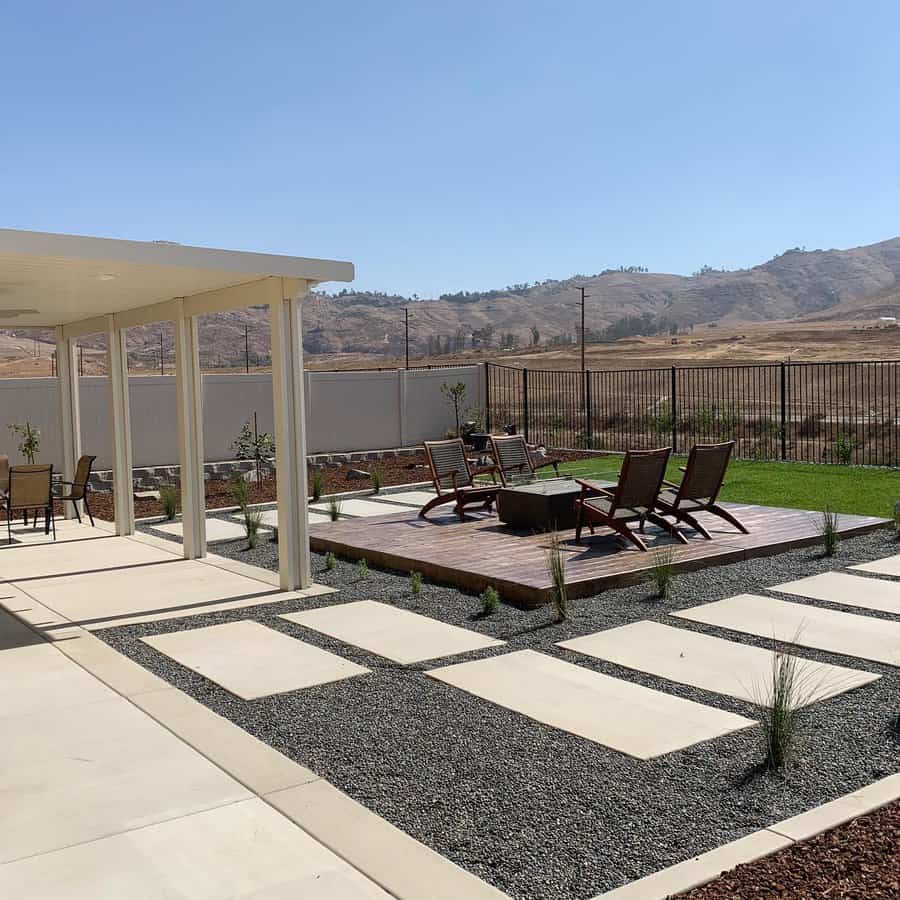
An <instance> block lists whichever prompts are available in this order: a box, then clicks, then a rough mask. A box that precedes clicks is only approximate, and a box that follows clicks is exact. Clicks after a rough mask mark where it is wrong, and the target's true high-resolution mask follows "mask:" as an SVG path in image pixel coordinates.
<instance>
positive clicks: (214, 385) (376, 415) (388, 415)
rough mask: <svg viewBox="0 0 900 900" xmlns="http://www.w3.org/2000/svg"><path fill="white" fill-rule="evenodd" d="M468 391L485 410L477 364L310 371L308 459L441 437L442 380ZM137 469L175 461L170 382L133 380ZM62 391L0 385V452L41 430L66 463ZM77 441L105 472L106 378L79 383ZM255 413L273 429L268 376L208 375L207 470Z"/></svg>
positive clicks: (52, 457)
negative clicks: (20, 431)
mask: <svg viewBox="0 0 900 900" xmlns="http://www.w3.org/2000/svg"><path fill="white" fill-rule="evenodd" d="M458 381H462V382H464V383H465V385H466V389H467V390H466V406H467V407H469V408H474V407H479V408H483V407H484V402H485V394H484V391H485V387H484V368H483V367H482V366H461V367H459V368H453V369H413V370H409V371H405V370H403V369H401V370H398V371H388V372H306V373H305V382H306V426H307V452H308V453H328V452H341V451H351V450H387V449H392V448H395V447H410V446H414V445H415V444H418V443H421V442H422V441H423V440H429V439H434V438H441V437H443V436H444V434H445V433H446V431H447V429H449V428H452V427H454V424H455V423H454V419H453V410H452V408H451V407H450V405H449V403H448V402H447V400H446V399H445V398H444V397H443V395H442V394H441V385H442V384H443V383H444V382H448V383H450V384H455V383H456V382H458ZM128 387H129V395H130V399H131V438H132V448H133V453H134V465H135V466H163V465H175V464H177V463H178V422H177V417H176V411H175V378H174V377H173V376H135V377H132V378H130V379H129V385H128ZM58 392H59V385H58V382H57V380H56V379H55V378H10V379H0V453H6V454H8V455H9V457H10V461H13V462H22V460H21V459H20V457H19V455H18V452H17V450H16V445H17V440H16V438H15V437H14V436H13V435H12V434H11V433H10V431H9V429H8V428H7V427H6V426H7V425H8V424H10V423H13V422H25V421H29V422H31V424H32V425H34V426H36V427H37V428H39V429H40V431H41V452H40V454H39V459H40V461H41V462H52V463H53V464H54V466H55V467H59V466H61V465H62V450H61V441H60V428H59V393H58ZM80 399H81V443H82V449H83V450H84V452H85V453H93V454H96V455H97V457H98V459H97V462H96V463H95V468H96V469H106V468H109V467H110V465H111V450H112V446H111V440H110V428H109V386H108V383H107V379H106V378H105V377H97V376H86V377H84V378H82V379H81V391H80ZM254 412H255V413H256V415H257V421H258V424H259V430H260V431H269V432H271V431H272V430H273V422H272V378H271V376H270V375H204V376H203V436H204V455H205V457H206V461H207V462H218V461H221V460H227V459H233V458H234V449H233V448H232V443H233V441H234V439H235V438H236V437H237V434H238V431H240V428H241V425H242V424H243V423H244V422H246V421H248V420H250V421H251V422H252V419H253V413H254Z"/></svg>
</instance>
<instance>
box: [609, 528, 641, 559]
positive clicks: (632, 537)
mask: <svg viewBox="0 0 900 900" xmlns="http://www.w3.org/2000/svg"><path fill="white" fill-rule="evenodd" d="M607 524H608V525H609V527H610V528H612V529H613V531H615V532H616V533H617V534H621V535H622V537H623V538H625V540H628V541H631V543H632V544H634V545H635V546H636V547H637V548H638V550H643V552H644V553H646V552H647V545H646V544H645V543H644V542H643V541H642V540H641V539H640V538H639V537H638V536H637V535H636V534H635V533H634V532H633V531H632V530H631V529H630V528H629V527H628V526H627V525H626V524H625V523H624V522H619V523H615V524H614V523H613V522H612V520H610V521H609V522H608V523H607Z"/></svg>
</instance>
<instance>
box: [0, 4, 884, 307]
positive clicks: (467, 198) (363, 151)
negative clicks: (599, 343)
mask: <svg viewBox="0 0 900 900" xmlns="http://www.w3.org/2000/svg"><path fill="white" fill-rule="evenodd" d="M3 7H5V9H2V8H0V11H2V12H3V23H4V24H3V37H4V41H3V54H2V56H0V74H2V78H0V97H2V108H3V113H4V116H3V121H4V125H5V134H4V137H3V140H2V141H0V209H2V216H0V224H2V225H5V226H7V227H13V228H31V229H37V230H45V231H62V232H73V233H81V234H99V235H106V236H111V237H126V238H134V239H167V240H176V241H181V242H183V243H193V244H201V245H208V246H220V247H228V248H233V249H247V250H262V251H270V252H283V253H294V254H298V255H306V256H325V257H334V258H339V259H350V260H352V261H353V262H354V263H355V264H356V267H357V282H356V284H357V285H358V286H360V287H362V288H366V289H373V290H385V291H398V292H402V293H418V294H419V295H420V296H431V295H434V294H437V293H440V292H444V291H456V290H464V289H465V290H472V289H478V288H491V287H498V286H503V285H505V284H508V283H512V282H520V281H535V280H539V279H544V278H548V277H554V278H562V277H566V276H568V275H571V274H574V273H576V272H583V273H590V272H597V271H600V270H601V269H603V268H606V267H613V266H618V265H620V264H624V265H630V264H633V265H638V264H640V265H645V266H649V267H650V269H651V270H652V271H664V272H679V273H690V272H691V271H693V270H694V269H696V268H699V266H700V265H702V264H704V263H706V264H710V265H713V266H717V267H718V266H726V267H728V268H736V267H740V266H745V265H752V264H754V263H757V262H761V261H762V260H764V259H766V258H769V257H771V256H772V255H774V254H775V253H778V252H781V251H782V250H784V249H786V248H787V247H793V246H798V245H805V246H807V247H809V248H815V247H822V248H827V247H848V246H856V245H860V244H865V243H871V242H874V241H878V240H884V239H886V238H889V237H894V236H897V235H900V178H898V165H897V160H898V154H900V151H898V147H900V115H898V108H897V107H898V97H900V93H898V85H900V77H898V76H900V54H898V53H897V38H898V33H900V8H898V6H897V4H890V3H877V4H873V3H858V4H851V3H843V2H842V3H835V2H819V3H807V2H791V3H784V2H780V3H770V2H756V3H742V4H737V3H730V2H703V3H701V2H685V3H671V2H665V3H662V2H660V3H655V2H633V3H628V4H624V3H620V2H615V3H612V2H585V3H582V2H573V0H569V2H567V3H555V2H541V3H533V2H525V0H518V2H490V0H488V2H485V0H482V2H477V3H469V2H456V3H452V4H437V3H428V2H419V3H405V2H393V3H379V4H376V3H340V2H330V3H318V2H301V3H297V2H296V0H294V2H265V0H263V2H256V3H243V2H242V3H221V2H219V3H216V4H212V3H203V2H192V3H185V2H182V3H178V4H173V3H167V2H158V3H154V4H136V3H127V2H126V3H121V2H118V3H94V2H89V0H85V2H79V3H77V4H75V3H42V2H32V3H28V4H22V3H11V2H9V0H6V2H4V3H3Z"/></svg>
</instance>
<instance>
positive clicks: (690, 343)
mask: <svg viewBox="0 0 900 900" xmlns="http://www.w3.org/2000/svg"><path fill="white" fill-rule="evenodd" d="M204 349H205V348H203V347H201V350H204ZM52 350H53V345H52V344H47V343H41V342H34V341H30V340H23V339H21V338H10V337H7V336H5V335H0V378H28V377H38V376H46V375H50V374H51V353H52ZM788 358H790V359H791V360H792V361H794V362H810V361H836V360H875V359H900V328H898V327H880V326H879V325H878V324H876V323H873V322H858V323H857V322H770V323H765V324H753V325H739V326H733V327H732V326H728V327H715V328H708V327H705V326H702V327H697V328H695V329H694V331H693V333H690V334H685V335H679V336H678V337H676V338H672V337H667V336H666V337H663V336H659V337H640V338H628V339H623V340H620V341H616V342H615V343H612V344H589V345H588V346H587V353H586V365H587V367H588V368H589V369H593V370H601V369H628V368H635V369H643V368H656V367H662V366H671V365H704V364H728V363H747V362H775V361H780V360H785V359H788ZM485 360H489V361H491V362H497V363H506V364H507V365H512V366H527V367H528V368H534V369H578V368H580V366H581V357H580V351H579V348H578V347H577V346H571V347H560V348H552V349H551V348H546V349H544V348H538V349H535V350H531V349H516V350H509V351H502V350H497V349H492V350H487V351H477V350H476V351H472V350H470V351H467V352H465V353H460V354H450V355H444V356H438V357H431V358H427V357H416V358H413V359H410V364H411V365H414V366H422V365H428V364H432V365H442V366H446V365H454V364H466V363H473V362H484V361H485ZM403 364H404V360H403V358H402V357H386V356H380V355H377V354H365V353H340V354H319V355H312V354H307V356H306V366H307V368H308V369H313V370H320V371H321V370H328V369H342V370H347V369H365V368H379V367H380V368H398V367H401V366H403ZM105 368H106V359H105V355H104V354H103V353H102V351H101V352H98V351H90V352H85V353H84V356H83V371H84V374H85V375H103V374H105ZM206 371H209V372H218V373H227V372H235V373H240V372H243V371H244V369H243V368H242V367H237V368H235V367H232V368H222V369H219V368H216V369H207V370H206ZM250 371H251V373H261V372H268V371H270V369H269V367H266V366H262V367H258V368H253V367H251V370H250ZM131 372H132V373H133V374H135V375H156V374H158V373H159V369H158V368H157V367H156V366H155V365H154V366H149V365H148V366H146V367H142V366H140V365H132V368H131ZM172 373H173V366H172V364H171V362H169V363H167V365H166V374H172Z"/></svg>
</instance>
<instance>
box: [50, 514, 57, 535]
mask: <svg viewBox="0 0 900 900" xmlns="http://www.w3.org/2000/svg"><path fill="white" fill-rule="evenodd" d="M50 524H51V525H52V526H53V540H54V541H55V540H56V516H55V515H54V514H53V507H52V506H51V507H50Z"/></svg>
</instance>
